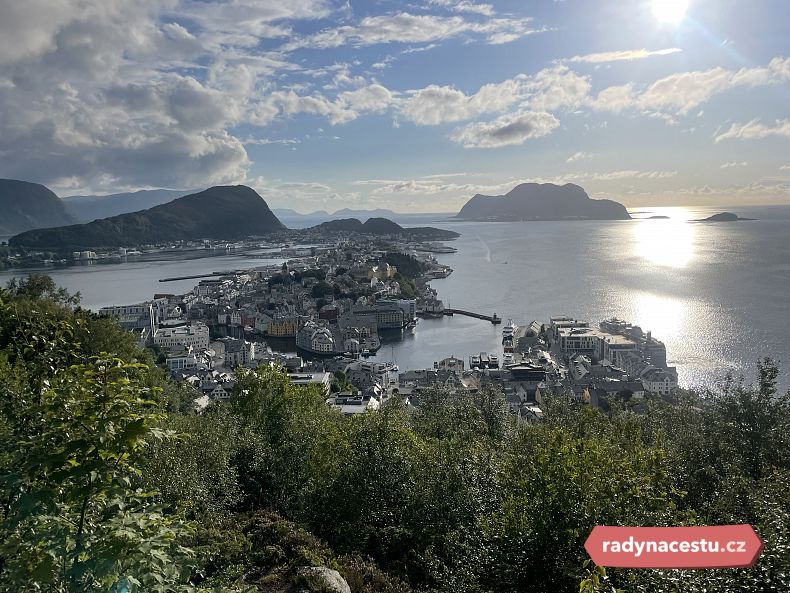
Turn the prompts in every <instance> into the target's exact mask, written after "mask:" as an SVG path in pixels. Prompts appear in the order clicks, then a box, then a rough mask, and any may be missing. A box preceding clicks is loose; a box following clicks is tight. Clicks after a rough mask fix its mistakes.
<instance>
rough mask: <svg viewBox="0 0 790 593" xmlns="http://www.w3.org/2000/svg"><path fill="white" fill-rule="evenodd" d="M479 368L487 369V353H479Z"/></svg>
mask: <svg viewBox="0 0 790 593" xmlns="http://www.w3.org/2000/svg"><path fill="white" fill-rule="evenodd" d="M480 368H481V369H485V368H488V353H487V352H481V353H480Z"/></svg>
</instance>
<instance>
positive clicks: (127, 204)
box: [63, 189, 195, 222]
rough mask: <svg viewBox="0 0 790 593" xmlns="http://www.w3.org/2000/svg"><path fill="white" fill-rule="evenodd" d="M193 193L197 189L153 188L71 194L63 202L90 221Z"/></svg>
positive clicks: (133, 210)
mask: <svg viewBox="0 0 790 593" xmlns="http://www.w3.org/2000/svg"><path fill="white" fill-rule="evenodd" d="M192 193H195V190H188V191H177V190H169V189H151V190H142V191H136V192H130V193H123V194H111V195H109V196H69V197H66V198H63V202H64V203H65V204H66V207H67V208H68V209H69V210H70V211H71V212H73V213H74V214H75V215H76V217H77V221H78V222H90V221H91V220H98V219H99V218H109V217H110V216H117V215H119V214H127V213H129V212H138V211H140V210H145V209H147V208H153V207H154V206H159V205H160V204H167V203H168V202H172V201H173V200H175V199H176V198H181V197H183V196H186V195H189V194H192Z"/></svg>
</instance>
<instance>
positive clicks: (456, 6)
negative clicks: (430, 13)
mask: <svg viewBox="0 0 790 593" xmlns="http://www.w3.org/2000/svg"><path fill="white" fill-rule="evenodd" d="M430 4H432V5H434V6H441V7H443V8H448V9H450V10H452V11H454V12H468V13H473V14H481V15H484V16H491V15H493V14H494V7H493V6H492V5H491V4H478V3H476V2H469V1H468V0H430Z"/></svg>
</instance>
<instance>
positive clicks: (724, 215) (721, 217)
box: [694, 212, 754, 222]
mask: <svg viewBox="0 0 790 593" xmlns="http://www.w3.org/2000/svg"><path fill="white" fill-rule="evenodd" d="M737 220H754V219H753V218H741V217H740V216H738V215H737V214H735V213H733V212H719V213H718V214H714V215H713V216H708V217H707V218H700V219H697V220H695V221H694V222H735V221H737Z"/></svg>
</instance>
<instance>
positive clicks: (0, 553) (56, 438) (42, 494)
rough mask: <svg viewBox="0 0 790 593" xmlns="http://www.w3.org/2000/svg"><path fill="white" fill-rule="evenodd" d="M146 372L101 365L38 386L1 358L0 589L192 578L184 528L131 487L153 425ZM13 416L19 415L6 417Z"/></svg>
mask: <svg viewBox="0 0 790 593" xmlns="http://www.w3.org/2000/svg"><path fill="white" fill-rule="evenodd" d="M142 367H143V365H138V364H126V363H124V362H123V361H121V360H119V359H115V358H103V359H102V358H98V359H96V360H94V361H93V362H92V363H91V364H81V365H74V366H72V367H69V368H67V369H64V370H63V372H60V373H57V374H56V375H55V377H54V378H53V380H52V381H48V382H47V384H45V385H44V386H43V389H42V390H41V391H33V390H30V389H29V383H28V381H27V380H26V377H20V375H23V374H24V373H23V371H22V370H21V369H20V368H18V367H16V368H13V367H11V366H10V365H9V364H8V363H4V365H3V366H2V368H0V375H2V377H3V378H4V380H5V381H4V382H5V383H6V385H8V390H7V391H6V393H5V397H4V399H5V402H4V403H5V410H4V412H5V413H4V414H3V424H4V431H3V438H2V444H1V445H0V446H1V447H2V449H1V450H2V459H3V471H2V473H1V475H2V477H1V478H0V489H1V491H2V494H3V500H4V501H5V503H4V509H3V518H2V523H0V558H2V571H1V572H0V591H9V592H11V591H13V592H16V591H21V590H33V589H36V590H38V589H45V590H50V591H58V592H61V591H62V592H72V591H73V592H78V591H79V592H89V591H97V592H98V591H108V590H111V589H112V588H113V587H115V588H118V587H121V586H122V585H123V584H124V583H126V584H127V585H135V586H140V587H143V588H144V590H146V591H176V590H179V589H180V586H179V585H178V583H179V582H183V580H184V578H185V577H186V576H187V575H188V569H189V567H188V564H187V562H188V558H189V554H188V552H187V550H186V549H185V548H183V547H181V546H180V545H179V543H178V540H179V538H180V537H181V536H182V534H184V533H185V530H184V526H183V525H182V524H181V523H180V522H179V521H178V520H176V519H173V518H168V517H166V516H164V515H163V514H162V511H161V509H160V508H159V507H157V506H156V505H155V504H154V503H153V501H152V493H150V492H146V491H143V490H140V489H135V488H134V487H133V485H132V484H133V481H134V480H135V479H136V478H137V477H138V475H139V468H138V465H137V464H138V463H139V459H140V455H141V453H142V451H143V450H144V449H145V447H146V446H147V445H148V443H149V442H150V441H153V440H157V439H163V438H168V436H169V435H167V434H166V433H163V432H162V431H161V430H159V429H157V428H156V424H157V422H158V421H159V420H160V419H161V417H160V415H159V414H158V413H157V412H156V411H155V410H156V402H155V401H154V400H152V399H150V396H149V390H148V389H147V388H146V387H144V385H143V383H144V381H143V380H142V377H141V370H142ZM9 410H12V411H13V413H10V414H9V413H8V411H9Z"/></svg>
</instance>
